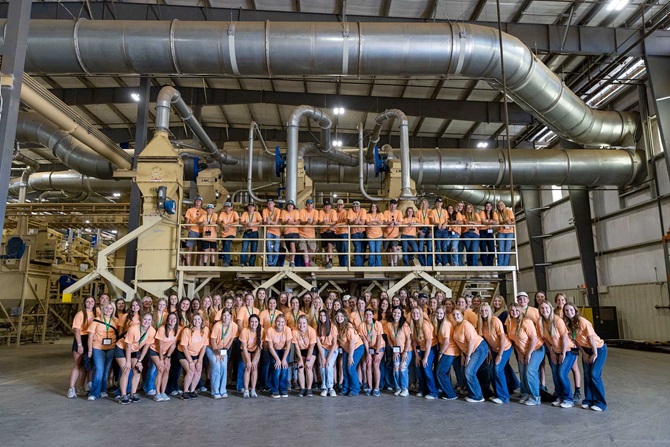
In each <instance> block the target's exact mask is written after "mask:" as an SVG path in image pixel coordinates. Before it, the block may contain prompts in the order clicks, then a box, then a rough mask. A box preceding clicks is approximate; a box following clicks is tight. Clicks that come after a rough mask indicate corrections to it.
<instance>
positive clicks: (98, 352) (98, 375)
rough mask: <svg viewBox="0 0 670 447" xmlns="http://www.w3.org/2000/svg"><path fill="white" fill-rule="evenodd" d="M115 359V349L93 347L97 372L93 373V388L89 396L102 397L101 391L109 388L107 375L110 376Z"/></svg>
mask: <svg viewBox="0 0 670 447" xmlns="http://www.w3.org/2000/svg"><path fill="white" fill-rule="evenodd" d="M113 361H114V349H108V350H107V351H103V350H102V349H95V348H93V364H94V365H95V372H94V373H93V383H92V384H91V390H90V391H89V392H88V395H89V396H93V397H95V398H96V399H97V398H99V397H100V393H102V392H103V391H106V390H107V377H108V376H109V368H110V367H111V366H112V362H113Z"/></svg>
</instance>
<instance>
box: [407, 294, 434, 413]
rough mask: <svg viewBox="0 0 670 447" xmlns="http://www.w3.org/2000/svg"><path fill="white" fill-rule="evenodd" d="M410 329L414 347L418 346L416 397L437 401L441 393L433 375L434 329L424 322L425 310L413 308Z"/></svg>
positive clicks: (416, 357)
mask: <svg viewBox="0 0 670 447" xmlns="http://www.w3.org/2000/svg"><path fill="white" fill-rule="evenodd" d="M409 327H410V332H411V333H412V345H413V346H416V351H415V357H414V364H415V365H416V372H417V376H418V379H419V392H418V393H416V395H417V397H425V398H426V399H429V400H432V399H437V396H438V394H439V392H438V390H437V384H436V383H435V376H434V375H433V360H434V359H435V352H434V349H433V327H432V326H431V324H430V323H429V322H428V321H426V320H424V318H423V310H421V308H420V307H413V308H412V311H411V312H410V322H409ZM436 341H437V340H436Z"/></svg>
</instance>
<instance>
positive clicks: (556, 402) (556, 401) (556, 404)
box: [551, 399, 561, 407]
mask: <svg viewBox="0 0 670 447" xmlns="http://www.w3.org/2000/svg"><path fill="white" fill-rule="evenodd" d="M551 406H552V407H560V406H561V399H556V400H555V401H553V402H552V403H551Z"/></svg>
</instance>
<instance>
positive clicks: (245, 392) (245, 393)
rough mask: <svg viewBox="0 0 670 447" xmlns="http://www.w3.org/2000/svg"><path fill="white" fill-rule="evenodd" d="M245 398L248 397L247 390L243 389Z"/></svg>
mask: <svg viewBox="0 0 670 447" xmlns="http://www.w3.org/2000/svg"><path fill="white" fill-rule="evenodd" d="M243 397H244V398H245V399H249V390H244V396H243Z"/></svg>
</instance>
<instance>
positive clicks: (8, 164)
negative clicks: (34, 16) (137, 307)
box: [0, 0, 32, 338]
mask: <svg viewBox="0 0 670 447" xmlns="http://www.w3.org/2000/svg"><path fill="white" fill-rule="evenodd" d="M31 7H32V2H26V1H23V0H11V1H10V2H9V9H8V12H7V19H8V22H7V29H6V34H5V42H6V43H5V48H4V50H3V54H2V66H1V67H0V78H1V79H0V81H1V82H0V84H1V87H0V95H2V102H3V107H2V110H0V114H1V115H2V116H0V143H1V144H2V146H0V150H2V153H1V154H0V197H4V198H5V199H4V200H2V201H1V203H0V223H2V225H3V228H4V222H5V210H6V205H7V191H8V189H9V177H10V175H11V168H12V152H13V150H14V139H15V137H16V123H17V120H18V116H19V105H20V104H21V84H22V82H23V66H24V64H25V60H26V48H27V45H26V39H27V38H28V25H29V23H30V11H31ZM19 338H20V334H19Z"/></svg>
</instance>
